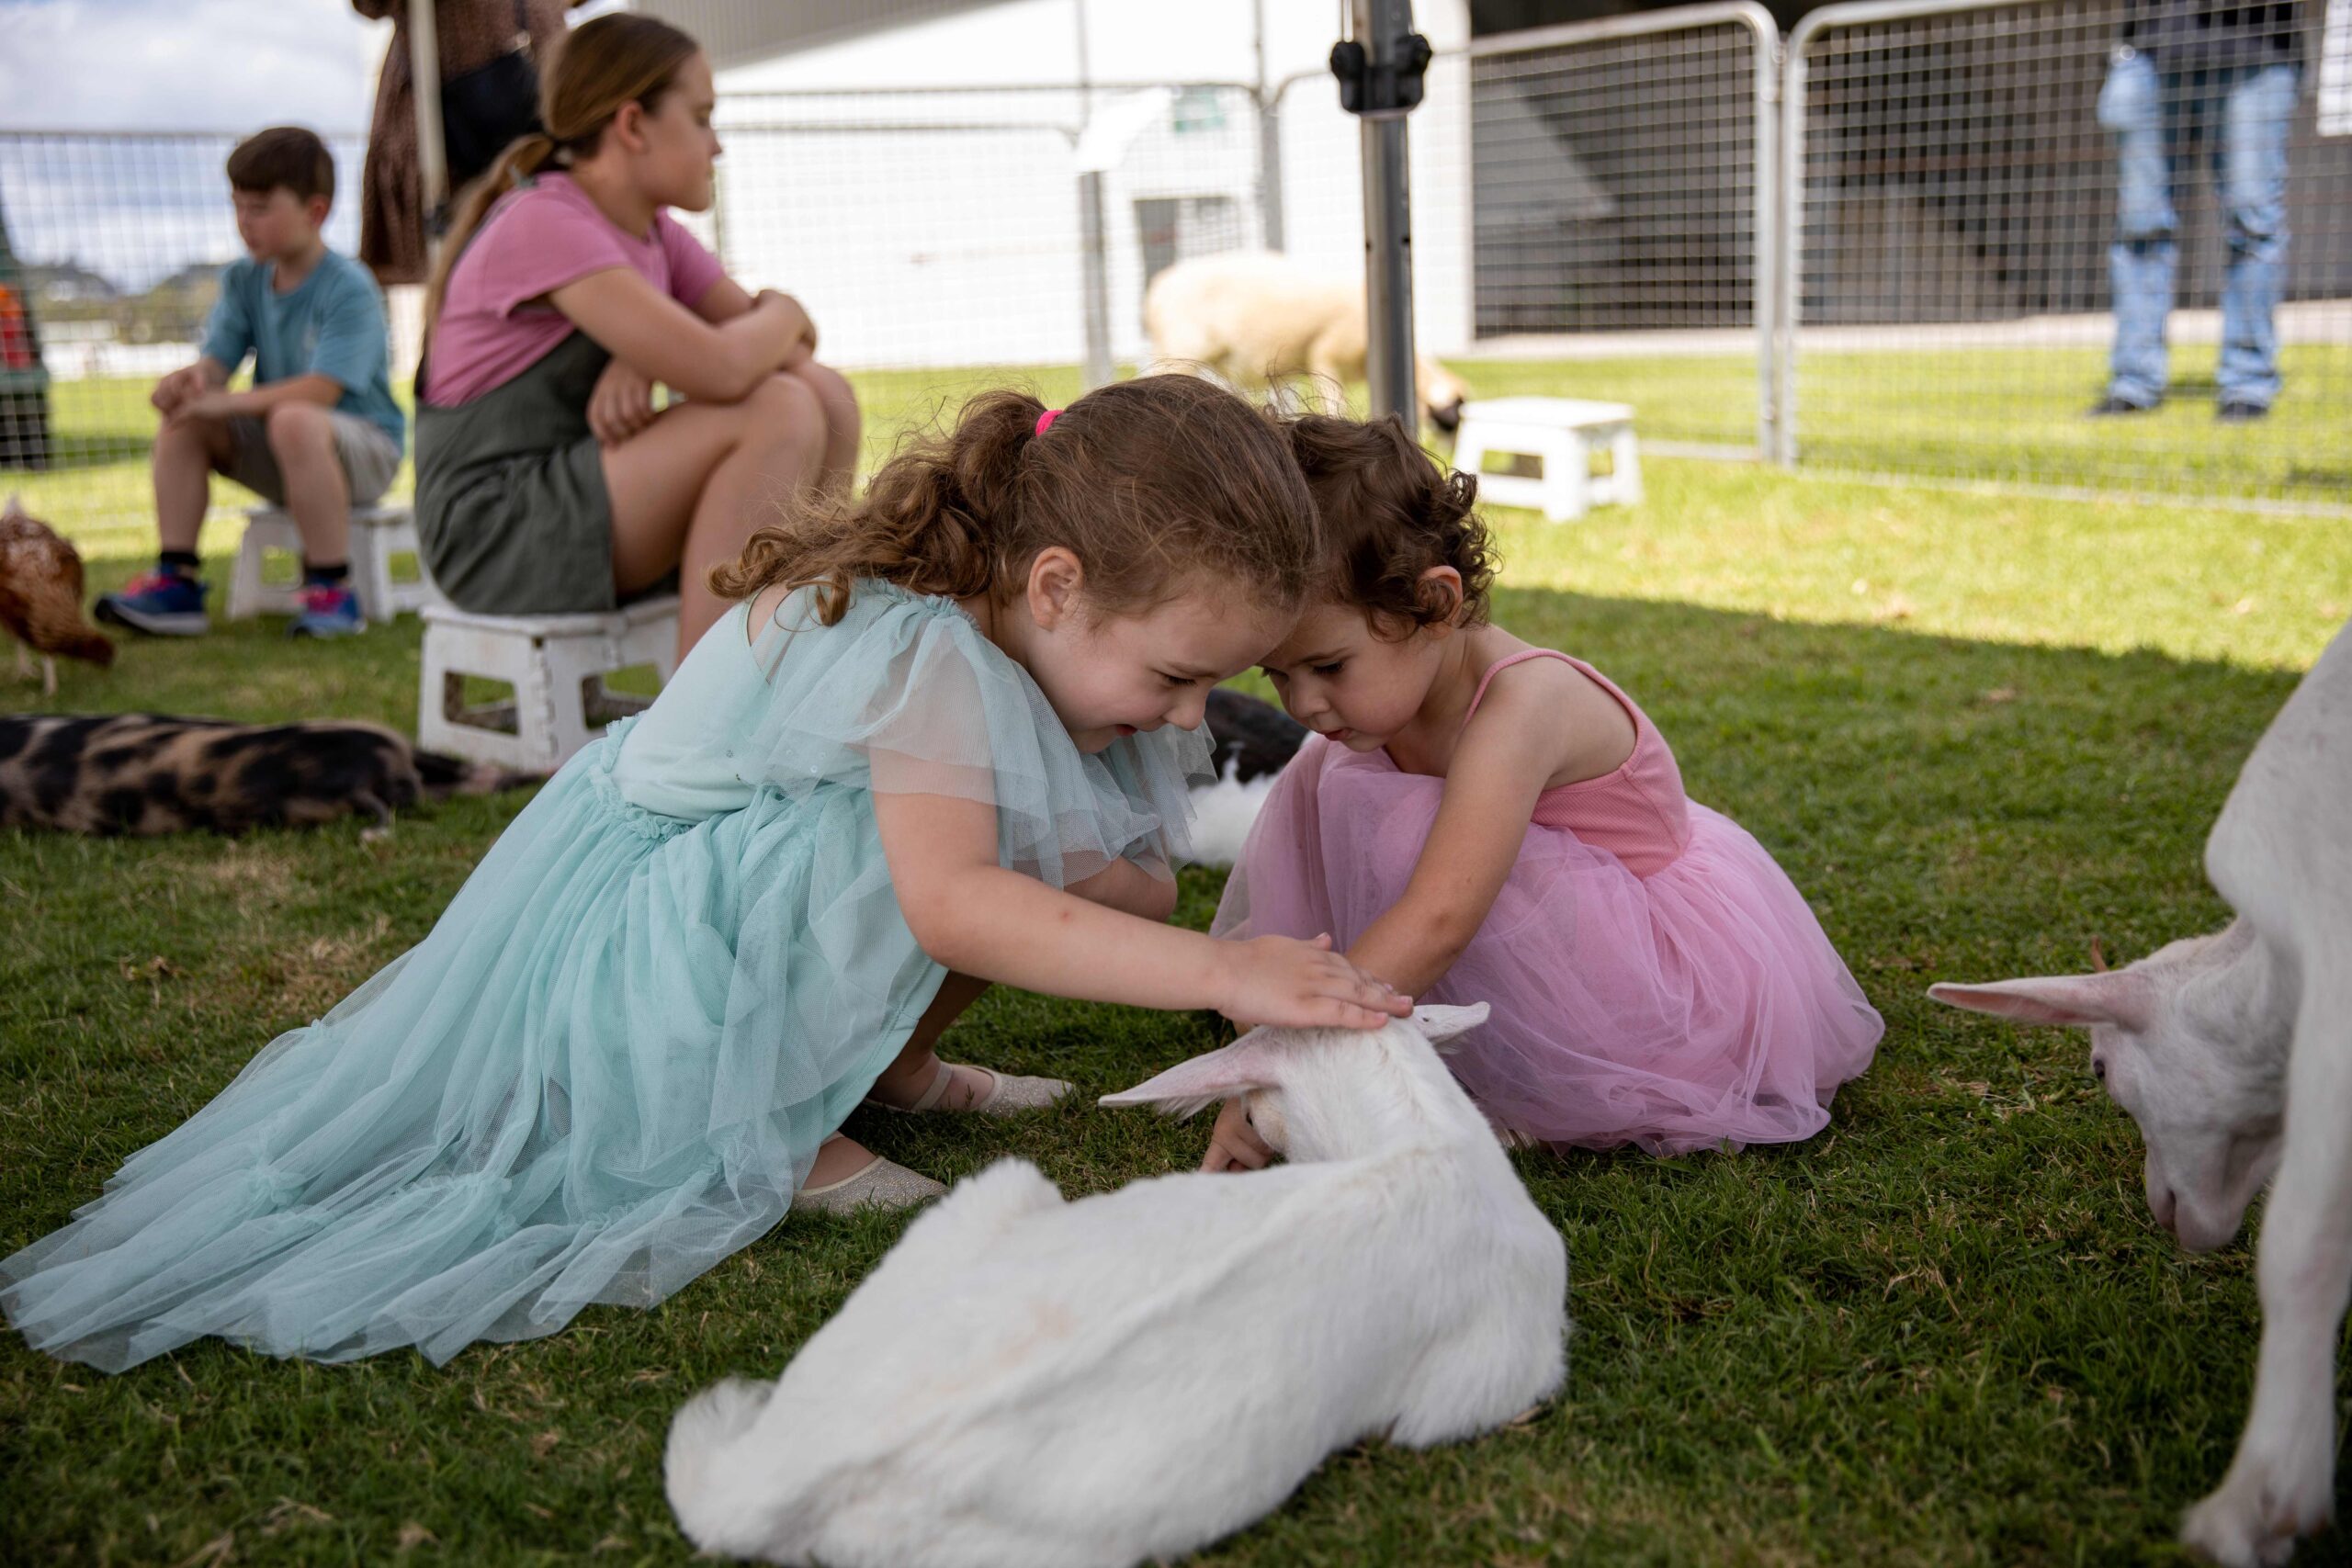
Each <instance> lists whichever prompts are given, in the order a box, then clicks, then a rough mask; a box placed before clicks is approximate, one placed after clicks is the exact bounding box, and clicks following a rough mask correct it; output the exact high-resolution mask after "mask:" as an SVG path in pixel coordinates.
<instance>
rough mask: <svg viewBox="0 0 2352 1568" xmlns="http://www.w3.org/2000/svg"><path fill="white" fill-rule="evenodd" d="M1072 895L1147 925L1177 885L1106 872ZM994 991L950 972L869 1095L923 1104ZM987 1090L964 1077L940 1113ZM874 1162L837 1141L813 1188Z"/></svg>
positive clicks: (1169, 909)
mask: <svg viewBox="0 0 2352 1568" xmlns="http://www.w3.org/2000/svg"><path fill="white" fill-rule="evenodd" d="M1116 870H1117V868H1116V867H1114V868H1113V872H1116ZM1069 890H1070V891H1071V892H1072V893H1075V894H1077V895H1078V896H1079V897H1081V898H1090V899H1092V900H1093V901H1094V902H1095V903H1098V904H1104V905H1108V906H1109V907H1110V908H1114V909H1121V910H1124V911H1125V912H1126V913H1128V914H1130V915H1137V916H1140V917H1142V918H1143V919H1147V920H1164V919H1168V917H1169V916H1170V915H1171V914H1173V913H1174V912H1175V908H1176V885H1175V884H1174V883H1173V882H1172V881H1171V882H1168V883H1159V882H1151V883H1147V884H1142V885H1140V886H1139V885H1137V883H1136V881H1135V880H1134V879H1132V878H1128V877H1125V876H1120V875H1115V874H1113V873H1105V874H1103V875H1102V876H1097V877H1090V878H1088V879H1087V880H1086V881H1084V882H1074V883H1072V884H1071V885H1070V889H1069ZM988 988H989V983H988V982H987V981H986V980H980V979H976V978H974V977H973V976H969V975H957V974H954V973H950V974H949V975H948V976H947V978H946V979H945V980H944V981H942V982H941V983H940V987H939V994H938V995H936V996H934V997H933V998H932V999H931V1006H929V1007H927V1008H925V1009H924V1010H923V1013H922V1018H921V1019H919V1020H917V1021H916V1023H915V1032H913V1033H912V1034H910V1035H909V1036H907V1043H906V1044H905V1046H904V1047H902V1048H901V1049H900V1050H899V1055H897V1056H896V1057H895V1058H893V1059H892V1061H891V1063H890V1065H889V1066H887V1067H885V1068H883V1069H882V1076H881V1077H878V1078H876V1079H875V1080H874V1088H873V1089H872V1090H871V1091H869V1092H871V1094H872V1095H873V1097H874V1098H875V1099H876V1100H880V1101H882V1102H883V1103H884V1104H885V1105H911V1104H913V1103H914V1102H915V1101H916V1100H920V1099H922V1095H923V1091H924V1090H926V1089H929V1088H930V1087H931V1084H932V1080H933V1078H935V1077H938V1076H939V1054H938V1052H937V1050H936V1049H935V1047H936V1046H937V1045H938V1043H939V1037H940V1036H941V1035H943V1034H944V1033H946V1032H947V1026H948V1025H949V1024H951V1023H953V1022H955V1021H956V1019H957V1018H958V1017H960V1016H961V1015H962V1014H963V1012H964V1010H966V1009H967V1008H968V1007H970V1006H971V1005H972V1004H973V1003H974V1002H976V1001H978V999H979V998H980V993H981V992H983V991H985V990H987V989H988ZM987 1088H988V1085H987V1083H986V1081H985V1078H984V1077H983V1075H981V1074H979V1073H977V1072H974V1073H959V1074H957V1075H956V1081H954V1082H953V1083H951V1084H949V1085H948V1086H947V1092H946V1093H945V1094H944V1095H942V1096H941V1097H940V1100H939V1109H941V1110H943V1111H962V1110H964V1109H966V1108H967V1107H968V1106H969V1105H970V1104H971V1103H972V1101H973V1100H976V1099H978V1097H979V1096H980V1095H981V1094H982V1093H983V1092H985V1091H986V1089H987ZM873 1157H874V1156H873V1155H872V1153H871V1152H869V1151H868V1150H867V1149H866V1148H865V1145H862V1144H858V1143H856V1142H854V1140H852V1139H849V1138H836V1139H834V1140H833V1141H832V1142H831V1143H830V1144H827V1145H825V1146H824V1147H823V1148H822V1149H820V1150H819V1151H818V1154H817V1164H816V1167H815V1168H813V1169H812V1170H810V1171H809V1185H810V1186H812V1187H821V1186H823V1185H824V1184H825V1183H827V1182H829V1181H838V1180H840V1179H842V1178H843V1177H846V1176H852V1175H854V1174H855V1173H856V1172H857V1170H858V1168H860V1167H861V1166H863V1165H865V1163H866V1162H867V1161H868V1160H870V1159H872V1158H873Z"/></svg>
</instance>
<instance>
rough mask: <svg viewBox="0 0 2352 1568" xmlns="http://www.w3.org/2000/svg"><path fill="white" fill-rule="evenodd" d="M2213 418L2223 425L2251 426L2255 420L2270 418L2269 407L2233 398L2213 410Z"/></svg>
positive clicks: (2264, 404) (2266, 404) (2265, 404)
mask: <svg viewBox="0 0 2352 1568" xmlns="http://www.w3.org/2000/svg"><path fill="white" fill-rule="evenodd" d="M2213 417H2214V418H2215V419H2217V420H2220V421H2221V422H2222V423H2223V424H2252V423H2254V422H2255V421H2256V420H2257V419H2267V418H2269V417H2270V405H2269V404H2268V403H2249V402H2245V401H2243V400H2238V399H2234V398H2233V399H2232V400H2229V401H2228V402H2225V403H2223V404H2222V406H2221V407H2220V408H2218V409H2216V410H2214V411H2213Z"/></svg>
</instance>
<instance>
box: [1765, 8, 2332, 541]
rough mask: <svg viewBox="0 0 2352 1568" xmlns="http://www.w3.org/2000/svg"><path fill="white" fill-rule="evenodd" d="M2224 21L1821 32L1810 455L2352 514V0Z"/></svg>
mask: <svg viewBox="0 0 2352 1568" xmlns="http://www.w3.org/2000/svg"><path fill="white" fill-rule="evenodd" d="M2200 9H2205V10H2207V11H2209V13H2210V14H2209V15H2208V17H2207V18H2206V20H2205V22H2204V23H2203V25H2202V30H2201V31H2199V32H2196V33H2193V34H2191V33H2163V32H2154V31H2151V30H2150V29H2151V24H2148V23H2146V22H2144V21H2143V23H2142V30H2141V31H2140V32H2139V33H2138V34H2137V35H2136V37H2127V35H2126V31H2125V28H2126V17H2127V15H2128V13H2129V11H2130V7H2128V6H2124V5H2121V4H2119V3H2117V0H2098V3H2092V4H2084V3H2081V0H2034V3H2030V4H2023V5H1982V4H1973V5H1967V4H1964V5H1952V4H1908V3H1904V4H1873V5H1844V6H1829V7H1826V8H1825V9H1823V10H1821V11H1817V12H1815V13H1814V14H1812V15H1811V16H1809V17H1807V18H1806V19H1805V21H1804V24H1803V25H1802V26H1801V27H1800V28H1798V29H1797V31H1796V32H1795V33H1794V34H1792V37H1791V40H1790V51H1789V55H1790V59H1789V73H1788V86H1787V95H1788V100H1789V102H1788V117H1787V135H1788V145H1789V147H1790V150H1791V151H1790V157H1791V164H1792V181H1791V186H1790V196H1791V200H1792V215H1791V219H1790V224H1789V230H1788V233H1789V239H1790V264H1791V265H1790V270H1791V278H1790V286H1789V298H1788V299H1787V302H1786V304H1785V306H1784V310H1785V311H1786V312H1787V314H1788V316H1789V319H1790V326H1789V333H1790V335H1789V339H1788V341H1787V342H1786V343H1785V344H1784V347H1783V364H1784V370H1783V374H1784V377H1785V381H1784V385H1785V386H1786V387H1787V389H1788V390H1789V392H1790V393H1791V394H1792V402H1793V412H1794V419H1793V422H1792V425H1791V426H1789V427H1788V428H1786V429H1785V430H1784V433H1783V440H1784V443H1785V445H1784V447H1783V456H1789V457H1796V458H1798V459H1799V460H1801V461H1803V462H1804V463H1805V464H1807V465H1809V466H1811V465H1818V466H1822V467H1827V468H1843V469H1853V470H1860V471H1865V472H1875V473H1886V474H1894V475H1912V476H1928V477H1933V478H1938V479H1992V480H2001V481H2010V482H2024V483H2029V484H2032V485H2037V486H2048V487H2055V488H2063V489H2070V490H2081V491H2103V492H2111V493H2135V494H2143V495H2155V496H2179V497H2204V498H2212V499H2224V500H2237V501H2252V502H2273V503H2278V502H2284V503H2290V504H2296V505H2303V506H2322V507H2341V506H2344V505H2346V504H2347V503H2352V441H2347V438H2346V432H2347V431H2352V103H2336V104H2335V107H2333V108H2331V104H2332V103H2334V102H2335V100H2340V99H2342V98H2344V97H2345V96H2346V90H2347V89H2346V87H2331V86H2330V84H2331V83H2334V82H2340V81H2343V80H2344V79H2345V74H2346V72H2345V67H2346V61H2345V58H2344V56H2345V54H2346V51H2352V7H2346V6H2341V5H2338V6H2335V7H2334V8H2333V9H2334V13H2335V14H2334V18H2333V21H2331V20H2330V7H2328V6H2301V7H2290V6H2257V5H2250V6H2239V7H2219V8H2200ZM2142 10H2143V15H2145V14H2146V12H2147V8H2145V7H2143V8H2142ZM2315 88H2316V89H2317V90H2314V89H2315ZM2331 93H2333V95H2334V98H2333V99H2332V98H2331V96H2330V95H2331ZM2167 306H2169V310H2167V309H2166V307H2167ZM2102 405H2104V406H2105V408H2106V409H2107V410H2108V411H2109V412H2101V413H2093V412H2090V411H2092V410H2093V409H2094V408H2096V407H2100V406H2102ZM2142 408H2145V409H2146V410H2147V412H2137V411H2138V410H2140V409H2142Z"/></svg>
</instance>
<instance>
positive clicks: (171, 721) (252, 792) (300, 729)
mask: <svg viewBox="0 0 2352 1568" xmlns="http://www.w3.org/2000/svg"><path fill="white" fill-rule="evenodd" d="M533 783H537V779H535V778H533V777H531V776H529V775H526V774H519V773H505V772H503V771H502V770H500V769H496V768H491V767H485V766H479V765H476V764H472V763H468V762H463V761H457V760H456V759H453V758H448V757H438V756H435V755H433V754H432V753H430V752H423V751H418V750H415V749H414V748H413V747H412V746H411V745H410V744H409V742H408V739H407V738H406V737H404V736H401V735H400V734H398V733H397V732H395V731H393V730H390V729H387V728H384V727H383V726H382V725H379V724H363V723H360V722H357V721H356V720H350V719H330V720H318V721H306V722H301V723H295V724H231V723H229V722H228V721H226V720H225V719H217V718H174V717H169V716H164V715H159V714H145V713H130V714H102V715H94V716H76V715H66V714H44V715H18V716H5V717H0V828H48V829H56V830H58V831H60V832H66V833H99V834H112V833H129V834H136V835H140V836H151V835H155V834H162V833H184V832H191V831H196V830H199V829H209V830H210V831H212V832H216V833H242V832H244V831H245V830H246V829H251V828H263V827H278V826H285V827H296V828H308V827H315V826H317V825H318V824H320V823H322V822H332V821H334V820H335V819H336V818H342V817H351V816H365V817H371V818H375V820H376V823H377V825H378V826H379V827H383V826H388V825H390V822H391V819H392V813H393V812H395V811H397V810H399V809H400V808H401V807H405V806H412V805H414V804H415V803H416V802H417V801H418V800H420V799H426V800H437V799H442V798H444V797H447V796H448V795H487V794H490V793H492V792H493V791H496V790H501V789H509V788H513V787H515V785H517V784H533Z"/></svg>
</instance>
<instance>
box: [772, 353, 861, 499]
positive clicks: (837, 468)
mask: <svg viewBox="0 0 2352 1568" xmlns="http://www.w3.org/2000/svg"><path fill="white" fill-rule="evenodd" d="M785 374H786V375H788V376H790V377H792V378H794V379H795V380H798V381H805V382H807V383H808V385H809V390H810V391H812V392H814V393H816V394H817V406H818V407H819V408H820V409H822V410H823V411H824V413H825V466H824V472H823V474H822V476H821V477H820V479H818V481H817V482H818V483H819V484H820V485H821V486H822V487H823V488H825V489H826V490H846V489H848V488H849V485H850V482H851V481H852V480H853V479H856V477H857V457H858V443H859V441H860V439H861V438H862V436H863V434H864V432H865V416H864V415H862V414H861V413H859V412H858V408H857V394H856V393H855V392H854V391H853V390H851V389H850V384H849V382H848V380H847V379H846V378H844V377H843V376H842V373H841V372H840V371H838V370H835V369H833V368H832V367H830V366H824V365H820V364H818V363H817V362H816V361H815V360H813V359H812V360H810V361H809V362H808V363H807V364H805V365H800V366H796V367H793V368H792V369H790V370H788V371H786V372H785Z"/></svg>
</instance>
